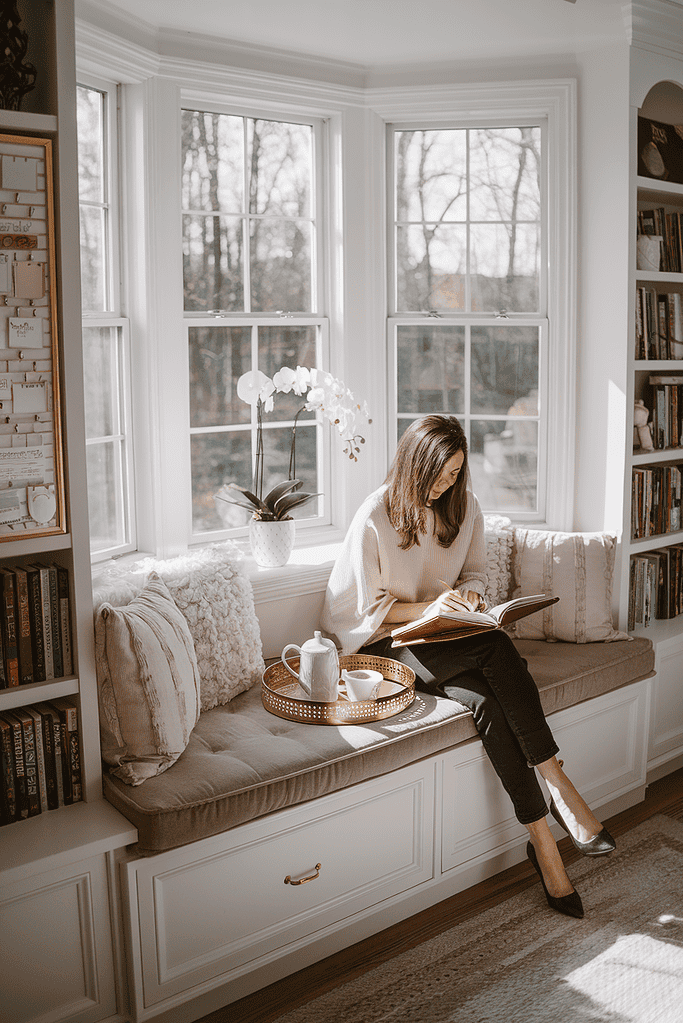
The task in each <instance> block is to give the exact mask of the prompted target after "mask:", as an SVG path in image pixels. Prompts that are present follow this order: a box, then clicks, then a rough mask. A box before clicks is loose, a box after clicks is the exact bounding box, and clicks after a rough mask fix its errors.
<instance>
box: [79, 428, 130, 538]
mask: <svg viewBox="0 0 683 1023" xmlns="http://www.w3.org/2000/svg"><path fill="white" fill-rule="evenodd" d="M86 462H87V473H88V512H89V515H90V549H91V551H93V552H97V551H103V550H108V549H109V548H110V547H118V546H121V545H122V544H124V543H126V542H127V540H128V536H127V529H126V522H125V520H124V515H123V509H122V503H121V500H120V495H121V494H122V493H123V485H124V465H123V446H122V442H121V441H117V440H112V441H109V442H107V443H100V444H89V445H88V446H87V448H86Z"/></svg>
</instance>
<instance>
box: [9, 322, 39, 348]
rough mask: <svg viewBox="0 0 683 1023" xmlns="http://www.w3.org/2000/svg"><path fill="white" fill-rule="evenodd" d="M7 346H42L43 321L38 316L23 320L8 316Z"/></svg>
mask: <svg viewBox="0 0 683 1023" xmlns="http://www.w3.org/2000/svg"><path fill="white" fill-rule="evenodd" d="M9 346H10V348H42V347H43V321H42V320H41V319H40V318H33V319H30V320H24V319H19V318H18V317H16V316H10V319H9Z"/></svg>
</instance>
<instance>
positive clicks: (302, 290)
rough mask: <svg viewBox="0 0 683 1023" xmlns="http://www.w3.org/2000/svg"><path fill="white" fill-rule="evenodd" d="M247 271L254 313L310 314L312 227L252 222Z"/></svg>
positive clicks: (295, 224)
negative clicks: (249, 272)
mask: <svg viewBox="0 0 683 1023" xmlns="http://www.w3.org/2000/svg"><path fill="white" fill-rule="evenodd" d="M250 270H251V307H252V310H253V311H254V312H273V311H277V310H278V309H282V310H284V311H287V312H298V313H304V312H310V311H311V225H310V224H307V223H305V222H301V221H298V222H295V221H287V220H276V221H272V222H271V221H268V220H253V221H252V222H251V267H250Z"/></svg>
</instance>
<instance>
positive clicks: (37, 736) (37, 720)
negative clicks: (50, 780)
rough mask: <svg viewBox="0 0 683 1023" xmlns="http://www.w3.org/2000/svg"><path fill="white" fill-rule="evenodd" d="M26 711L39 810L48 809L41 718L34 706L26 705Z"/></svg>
mask: <svg viewBox="0 0 683 1023" xmlns="http://www.w3.org/2000/svg"><path fill="white" fill-rule="evenodd" d="M25 709H26V713H27V714H28V715H29V716H30V717H31V718H33V745H34V747H35V751H36V773H37V776H38V795H39V797H40V811H41V813H43V812H44V811H47V810H49V806H48V801H47V769H46V763H45V743H44V740H43V719H42V718H41V716H40V713H39V712H38V711H37V710H36V709H35V708H34V707H26V708H25Z"/></svg>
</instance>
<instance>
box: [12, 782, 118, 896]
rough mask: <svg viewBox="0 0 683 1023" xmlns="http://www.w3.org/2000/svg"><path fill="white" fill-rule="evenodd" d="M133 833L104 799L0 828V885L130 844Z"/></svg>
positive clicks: (49, 812)
mask: <svg viewBox="0 0 683 1023" xmlns="http://www.w3.org/2000/svg"><path fill="white" fill-rule="evenodd" d="M137 840H138V833H137V829H136V828H134V827H133V825H132V824H131V823H130V821H128V820H126V818H125V817H123V816H122V815H121V814H120V813H119V812H118V810H115V809H114V807H113V806H112V805H111V803H107V802H106V800H104V799H97V800H93V801H92V802H89V803H73V804H72V805H71V806H60V807H59V809H58V810H47V811H46V812H43V813H40V814H38V816H37V817H29V818H28V819H27V820H23V821H15V822H14V824H5V825H4V826H3V827H0V883H2V884H9V883H11V882H12V881H14V880H16V879H18V878H21V877H25V876H26V875H27V874H28V873H33V874H38V873H41V872H43V871H46V870H51V869H53V868H55V867H60V866H62V865H63V864H68V863H73V862H75V861H77V860H82V859H85V858H86V857H88V856H96V855H99V854H102V853H104V852H107V851H109V850H112V849H120V848H122V847H123V846H126V845H132V844H133V843H134V842H137Z"/></svg>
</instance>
